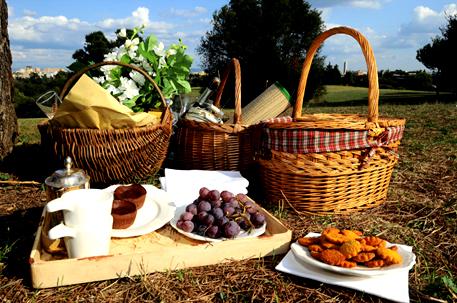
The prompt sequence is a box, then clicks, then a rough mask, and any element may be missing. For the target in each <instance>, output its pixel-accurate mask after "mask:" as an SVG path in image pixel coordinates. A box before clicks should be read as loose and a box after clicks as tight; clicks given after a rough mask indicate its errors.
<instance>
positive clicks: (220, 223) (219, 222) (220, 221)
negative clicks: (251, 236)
mask: <svg viewBox="0 0 457 303" xmlns="http://www.w3.org/2000/svg"><path fill="white" fill-rule="evenodd" d="M228 222H229V219H228V218H227V217H222V218H220V219H216V220H215V221H214V224H215V225H217V226H219V227H223V226H224V225H225V224H227V223H228Z"/></svg>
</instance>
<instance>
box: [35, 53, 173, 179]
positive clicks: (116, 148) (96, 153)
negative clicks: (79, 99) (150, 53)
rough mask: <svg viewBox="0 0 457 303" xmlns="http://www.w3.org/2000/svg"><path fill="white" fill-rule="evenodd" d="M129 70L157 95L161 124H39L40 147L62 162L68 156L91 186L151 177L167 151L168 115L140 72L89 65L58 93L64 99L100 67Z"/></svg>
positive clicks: (169, 116) (168, 136)
mask: <svg viewBox="0 0 457 303" xmlns="http://www.w3.org/2000/svg"><path fill="white" fill-rule="evenodd" d="M109 64H113V65H120V66H126V67H130V68H132V69H134V70H136V71H138V72H140V73H141V74H143V76H145V78H146V79H148V81H150V82H151V83H152V84H153V85H154V87H155V89H156V90H157V91H158V92H159V94H160V96H161V99H162V104H163V113H162V118H161V122H160V123H159V124H156V125H152V126H145V127H135V128H125V129H105V130H98V129H79V128H63V127H59V126H56V125H52V124H50V123H48V122H47V121H46V122H45V123H42V124H39V125H38V128H39V130H40V134H41V141H42V145H43V146H44V147H45V148H46V149H47V151H48V152H49V153H50V154H51V156H52V158H53V159H54V160H55V161H56V162H58V163H63V159H64V158H65V157H67V156H70V157H71V158H72V159H73V162H74V164H75V166H76V167H78V168H82V169H84V170H85V171H86V172H87V173H88V175H89V176H90V177H91V182H94V183H119V182H123V183H127V182H132V181H135V180H138V179H143V178H146V177H148V176H151V175H154V174H155V173H156V172H157V171H158V170H159V169H160V167H161V165H162V163H163V161H164V160H165V157H166V155H167V151H168V145H169V142H170V136H171V125H172V121H171V112H170V110H169V108H168V106H167V105H166V102H165V99H164V97H163V95H162V92H161V91H160V89H159V88H158V87H157V85H156V83H155V82H154V80H153V79H152V78H151V77H150V76H149V75H148V74H147V73H146V72H144V71H143V70H142V69H140V68H137V67H135V66H132V65H128V64H124V63H120V62H108V61H107V62H101V63H97V64H94V65H91V66H89V67H87V68H85V69H83V70H81V71H80V72H78V73H77V74H75V75H74V76H73V77H71V78H70V79H68V81H67V82H66V84H65V86H64V88H63V89H62V92H61V98H62V99H63V98H64V96H65V94H66V93H67V92H68V88H69V86H70V84H71V83H73V82H74V81H75V80H76V79H78V78H79V77H81V76H82V75H83V74H84V73H86V72H87V71H89V70H91V69H94V68H97V67H99V66H102V65H109Z"/></svg>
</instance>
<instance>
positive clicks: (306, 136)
mask: <svg viewBox="0 0 457 303" xmlns="http://www.w3.org/2000/svg"><path fill="white" fill-rule="evenodd" d="M335 34H347V35H350V36H352V37H353V38H354V39H355V40H357V42H358V43H359V45H360V46H361V48H362V51H363V54H364V56H365V60H366V63H367V66H368V80H369V88H368V116H362V115H342V114H304V115H302V105H303V96H304V93H305V86H306V81H307V77H308V73H309V70H310V66H311V62H312V60H313V57H314V54H315V53H316V51H317V49H318V48H319V46H320V45H321V43H322V42H323V41H324V40H325V39H326V38H328V37H330V36H332V35H335ZM378 98H379V88H378V75H377V67H376V61H375V58H374V55H373V51H372V49H371V47H370V44H369V43H368V41H367V40H366V38H365V37H363V36H362V35H361V34H360V33H359V32H358V31H356V30H354V29H351V28H347V27H337V28H332V29H330V30H328V31H326V32H324V33H322V34H321V35H319V36H318V37H317V38H316V39H315V40H314V41H313V43H312V45H311V46H310V49H309V50H308V53H307V56H306V59H305V62H304V64H303V69H302V74H301V78H300V82H299V86H298V91H297V100H296V103H295V106H294V113H293V119H292V118H289V119H281V121H274V122H271V123H269V124H266V125H265V128H264V141H263V145H264V152H263V154H262V156H261V157H260V159H259V163H260V170H261V175H262V181H263V185H264V189H265V194H266V197H267V199H268V200H269V201H271V202H279V201H280V200H283V201H284V200H287V201H288V202H289V203H290V204H291V205H292V206H293V207H294V208H295V209H296V210H297V211H300V212H307V213H313V214H332V213H349V212H353V211H358V210H363V209H367V208H372V207H375V206H378V205H380V204H381V203H383V202H384V201H385V199H386V195H387V189H388V186H389V182H390V178H391V174H392V170H393V168H394V166H395V164H396V163H397V160H398V156H397V153H396V152H397V147H398V145H399V143H400V139H401V137H402V134H403V130H404V125H405V120H404V119H393V118H381V117H378ZM286 205H287V203H286Z"/></svg>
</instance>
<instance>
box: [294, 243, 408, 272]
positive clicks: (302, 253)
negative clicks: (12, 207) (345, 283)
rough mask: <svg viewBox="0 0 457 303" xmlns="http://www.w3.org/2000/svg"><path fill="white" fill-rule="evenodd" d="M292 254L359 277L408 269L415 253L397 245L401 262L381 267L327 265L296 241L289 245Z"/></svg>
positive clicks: (320, 266) (303, 259)
mask: <svg viewBox="0 0 457 303" xmlns="http://www.w3.org/2000/svg"><path fill="white" fill-rule="evenodd" d="M387 246H391V245H390V244H387ZM290 248H291V250H292V252H293V254H294V255H295V257H296V258H297V259H299V260H301V261H303V262H305V263H307V264H311V265H314V266H316V267H319V268H322V269H325V270H329V271H333V272H336V273H339V274H343V275H350V276H359V277H372V276H379V275H385V274H390V273H394V272H399V271H409V270H410V269H411V268H412V267H413V266H414V264H415V263H416V255H414V254H413V253H412V252H409V251H407V250H405V249H404V248H402V247H401V246H398V253H399V254H400V255H401V257H402V259H403V262H402V263H401V264H395V265H389V266H386V267H381V268H368V267H363V266H356V267H353V268H343V267H339V266H333V265H329V264H326V263H323V262H321V261H318V260H316V259H314V258H313V257H312V256H311V254H310V252H309V250H308V248H307V247H304V246H302V245H300V244H298V243H292V245H291V246H290Z"/></svg>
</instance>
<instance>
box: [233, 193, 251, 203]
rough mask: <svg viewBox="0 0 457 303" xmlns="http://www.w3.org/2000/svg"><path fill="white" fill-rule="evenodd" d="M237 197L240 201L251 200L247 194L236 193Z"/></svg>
mask: <svg viewBox="0 0 457 303" xmlns="http://www.w3.org/2000/svg"><path fill="white" fill-rule="evenodd" d="M236 199H237V200H238V201H240V202H243V203H244V202H246V201H249V198H248V196H246V195H245V194H237V195H236Z"/></svg>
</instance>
